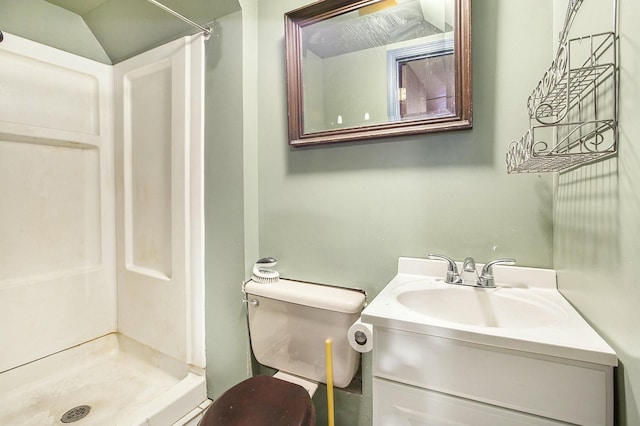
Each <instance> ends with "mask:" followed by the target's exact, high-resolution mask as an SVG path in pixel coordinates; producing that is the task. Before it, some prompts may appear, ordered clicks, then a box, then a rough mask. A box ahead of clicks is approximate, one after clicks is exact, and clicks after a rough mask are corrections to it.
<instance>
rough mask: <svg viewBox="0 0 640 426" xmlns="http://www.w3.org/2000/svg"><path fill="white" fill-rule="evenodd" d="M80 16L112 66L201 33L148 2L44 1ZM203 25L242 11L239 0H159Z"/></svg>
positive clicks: (140, 0)
mask: <svg viewBox="0 0 640 426" xmlns="http://www.w3.org/2000/svg"><path fill="white" fill-rule="evenodd" d="M45 1H46V2H48V3H50V4H53V5H55V6H58V7H61V8H63V9H66V10H68V11H69V12H71V13H74V14H76V15H79V16H80V17H81V18H82V19H83V20H84V22H85V23H86V25H87V27H88V28H89V30H90V31H91V32H92V33H93V35H94V36H95V38H96V40H97V41H98V43H99V44H100V45H101V46H102V48H103V49H104V51H105V53H106V54H107V56H108V57H109V58H110V59H111V62H112V63H114V64H115V63H118V62H120V61H122V60H124V59H127V58H130V57H131V56H134V55H136V54H137V53H140V52H144V51H146V50H149V49H151V48H153V47H156V46H159V45H161V44H163V43H166V42H168V41H171V40H174V39H176V38H178V37H181V36H184V35H190V34H195V33H197V32H198V31H199V30H198V29H197V28H194V27H191V26H190V25H188V24H186V23H184V22H182V21H181V20H179V19H178V18H176V17H174V16H172V15H171V14H169V13H167V12H166V11H164V10H162V9H160V8H158V7H157V6H155V5H153V4H152V3H149V2H148V1H147V0H45ZM159 2H160V3H162V4H164V5H165V6H167V7H169V8H171V9H173V10H174V11H176V12H178V13H180V14H181V15H183V16H185V17H187V18H189V19H190V20H192V21H194V22H196V23H198V24H200V25H202V26H205V27H206V26H209V25H211V23H212V22H213V21H214V20H215V19H217V18H220V17H222V16H225V15H228V14H230V13H233V12H237V11H239V10H240V4H239V2H238V0H159Z"/></svg>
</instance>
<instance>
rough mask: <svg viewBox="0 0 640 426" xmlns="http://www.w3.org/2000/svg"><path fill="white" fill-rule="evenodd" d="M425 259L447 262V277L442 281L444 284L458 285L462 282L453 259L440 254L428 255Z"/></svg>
mask: <svg viewBox="0 0 640 426" xmlns="http://www.w3.org/2000/svg"><path fill="white" fill-rule="evenodd" d="M427 257H428V258H429V259H438V260H444V261H446V262H447V264H448V265H447V277H446V278H445V279H444V282H445V283H447V284H460V283H461V282H462V278H460V274H459V273H458V265H456V262H455V261H454V260H453V259H451V258H448V257H447V256H443V255H441V254H429V255H428V256H427Z"/></svg>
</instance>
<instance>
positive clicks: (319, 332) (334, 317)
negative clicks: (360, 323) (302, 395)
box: [245, 279, 365, 388]
mask: <svg viewBox="0 0 640 426" xmlns="http://www.w3.org/2000/svg"><path fill="white" fill-rule="evenodd" d="M245 293H247V299H248V301H249V303H248V310H249V332H250V335H251V348H252V349H253V353H254V355H255V357H256V359H257V360H258V362H259V363H260V364H262V365H266V366H268V367H271V368H275V369H277V370H281V371H284V372H286V373H290V374H294V375H296V376H300V377H303V378H307V379H310V380H313V381H317V382H323V383H326V373H325V340H326V339H331V342H332V351H331V354H332V363H333V384H334V386H336V387H339V388H343V387H346V386H348V385H349V383H350V382H351V379H353V376H355V374H356V372H357V371H358V365H359V363H360V354H359V353H358V352H356V351H355V350H353V348H352V347H351V346H350V345H349V341H348V339H347V332H348V330H349V327H351V325H352V324H353V323H354V322H355V321H356V320H357V319H358V318H359V317H360V312H361V311H362V308H363V307H364V304H365V295H364V293H363V292H362V291H359V290H353V289H346V288H341V287H332V286H325V285H320V284H311V283H304V282H299V281H292V280H286V279H280V280H279V281H278V282H275V283H269V284H262V283H256V282H254V281H249V282H248V283H247V284H246V285H245Z"/></svg>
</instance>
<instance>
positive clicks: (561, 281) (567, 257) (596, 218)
mask: <svg viewBox="0 0 640 426" xmlns="http://www.w3.org/2000/svg"><path fill="white" fill-rule="evenodd" d="M554 4H555V9H556V14H557V15H558V19H560V15H563V14H564V10H565V7H566V3H565V2H563V1H558V0H556V1H555V2H554ZM611 4H612V3H611V2H610V1H604V0H603V1H601V2H584V4H583V6H582V8H581V9H580V11H579V15H578V17H579V19H576V25H575V29H576V31H572V35H578V33H580V32H583V33H584V34H587V33H596V32H598V31H605V30H606V28H607V27H608V28H610V27H611V19H609V16H610V15H611ZM598 7H599V8H598ZM603 8H604V10H603ZM619 8H620V9H619V39H620V42H619V57H620V62H619V70H620V71H619V77H620V83H619V84H620V91H619V92H620V95H619V107H620V111H619V153H618V157H617V158H613V159H610V160H607V161H604V162H600V163H596V164H593V165H590V166H586V167H582V168H580V169H578V170H576V171H573V172H570V173H564V174H560V175H559V176H558V179H557V184H556V188H555V199H554V244H553V247H554V266H555V267H556V269H557V270H558V286H559V288H560V291H561V292H562V293H563V294H564V295H565V296H566V297H567V298H568V299H569V301H570V302H571V303H572V304H573V305H574V306H575V307H576V308H577V309H578V310H579V311H580V312H581V313H582V315H583V316H584V317H585V318H586V319H587V320H588V321H589V322H590V323H591V324H592V325H593V327H594V328H595V329H596V330H598V332H599V333H600V334H601V335H602V336H603V337H604V338H605V339H606V340H607V341H608V343H609V344H610V345H611V346H612V347H613V348H614V349H615V351H616V352H617V354H618V358H619V367H618V369H617V374H616V376H617V378H616V379H617V380H616V392H617V394H616V398H617V408H616V416H617V418H616V424H618V425H621V426H624V425H629V426H632V425H638V424H640V332H639V331H638V324H640V309H639V307H640V275H639V274H638V268H639V265H640V260H639V256H640V238H639V236H640V220H639V218H640V191H639V190H638V188H639V187H640V148H639V147H638V141H639V140H640V121H639V120H638V118H637V115H638V111H639V110H640V101H639V100H640V77H639V76H640V61H638V58H640V44H639V43H638V40H640V27H639V26H638V22H640V3H638V2H637V1H635V0H620V1H619Z"/></svg>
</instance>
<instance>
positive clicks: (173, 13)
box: [147, 0, 211, 40]
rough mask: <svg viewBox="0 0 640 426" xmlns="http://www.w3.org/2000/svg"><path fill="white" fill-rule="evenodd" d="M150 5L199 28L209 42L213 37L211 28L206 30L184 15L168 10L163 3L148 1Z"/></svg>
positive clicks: (153, 0) (154, 0)
mask: <svg viewBox="0 0 640 426" xmlns="http://www.w3.org/2000/svg"><path fill="white" fill-rule="evenodd" d="M147 1H148V2H149V3H151V4H153V5H155V6H158V7H159V8H160V9H162V10H164V11H165V12H168V13H170V14H172V15H173V16H175V17H176V18H178V19H181V20H182V21H184V22H186V23H187V24H189V25H191V26H193V27H196V28H199V29H200V30H202V31H203V32H204V38H205V40H208V39H209V37H210V36H211V28H205V27H203V26H202V25H199V24H196V23H195V22H193V21H192V20H191V19H189V18H186V17H184V16H182V15H180V14H179V13H178V12H176V11H175V10H173V9H170V8H168V7H167V6H165V5H164V4H162V3H159V2H157V1H156V0H147Z"/></svg>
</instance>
